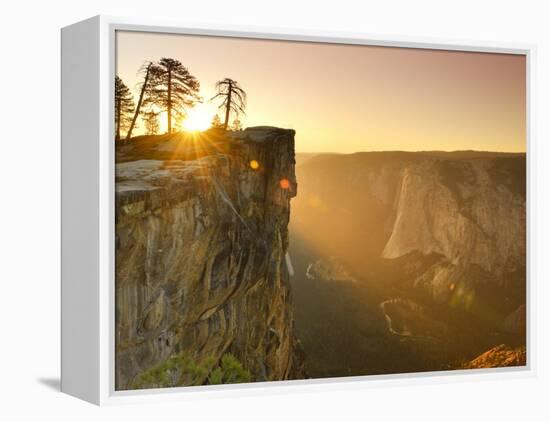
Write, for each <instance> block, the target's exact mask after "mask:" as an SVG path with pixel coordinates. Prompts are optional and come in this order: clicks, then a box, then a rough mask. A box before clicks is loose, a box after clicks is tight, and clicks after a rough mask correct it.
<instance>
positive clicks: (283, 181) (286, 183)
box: [279, 178, 290, 190]
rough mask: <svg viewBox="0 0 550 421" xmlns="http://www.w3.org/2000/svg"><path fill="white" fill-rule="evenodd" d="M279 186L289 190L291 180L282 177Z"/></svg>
mask: <svg viewBox="0 0 550 421" xmlns="http://www.w3.org/2000/svg"><path fill="white" fill-rule="evenodd" d="M279 186H281V188H282V189H284V190H288V189H289V188H290V181H288V180H287V179H286V178H283V179H281V181H279Z"/></svg>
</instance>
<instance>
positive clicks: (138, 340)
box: [115, 127, 303, 390]
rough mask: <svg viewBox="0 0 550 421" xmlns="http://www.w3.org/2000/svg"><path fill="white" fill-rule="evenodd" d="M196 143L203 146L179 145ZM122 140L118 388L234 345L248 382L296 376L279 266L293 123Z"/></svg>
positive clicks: (291, 184)
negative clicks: (158, 368) (169, 362)
mask: <svg viewBox="0 0 550 421" xmlns="http://www.w3.org/2000/svg"><path fill="white" fill-rule="evenodd" d="M186 142H187V143H186ZM193 142H194V145H195V146H194V147H193V148H194V149H193V150H194V151H195V152H196V151H199V150H202V153H193V154H183V153H181V150H180V149H181V148H187V147H188V146H189V145H188V144H191V143H193ZM212 144H214V147H212ZM152 145H153V146H152ZM201 145H203V146H201ZM216 145H223V147H219V148H218V147H217V146H216ZM123 148H125V149H124V150H122V151H121V152H120V154H119V155H118V156H117V160H118V161H117V162H118V164H117V166H116V316H115V317H116V389H117V390H121V389H128V388H132V387H133V386H132V382H133V381H134V380H135V378H136V376H138V375H140V374H141V373H143V372H144V371H146V370H148V369H150V368H151V367H154V366H155V365H158V364H159V363H162V362H163V361H165V360H166V359H167V358H169V357H170V356H172V355H175V354H176V353H182V352H185V353H186V355H188V356H190V358H192V360H193V361H196V362H197V363H201V362H202V361H205V360H206V359H210V360H220V359H221V358H222V356H223V355H225V354H226V353H231V354H232V355H233V356H235V357H236V358H237V359H238V360H239V361H240V362H241V363H242V365H243V367H244V368H245V369H246V370H248V371H250V373H251V375H252V380H254V381H264V380H283V379H292V378H299V377H301V376H302V375H303V373H302V371H301V370H302V369H301V361H300V357H299V356H298V355H299V353H298V352H297V340H296V338H295V336H294V333H293V313H292V307H291V294H290V289H289V282H288V270H287V265H286V264H285V255H286V253H287V249H288V228H287V226H288V222H289V217H290V200H291V198H292V197H294V196H295V195H296V192H297V184H296V179H295V174H294V163H295V158H294V131H292V130H283V129H277V128H271V127H258V128H250V129H247V130H244V131H242V132H235V133H232V134H231V135H228V136H223V137H222V138H221V139H220V138H218V139H216V141H215V142H213V141H210V140H209V138H208V135H207V134H204V135H199V137H198V138H195V139H191V138H189V139H178V138H175V139H174V138H173V137H172V138H170V139H166V140H158V141H153V140H147V141H145V140H143V141H141V143H136V145H135V146H133V145H125V146H124V147H123ZM139 148H142V150H147V152H146V153H141V152H139ZM205 151H206V152H205ZM118 153H119V151H117V154H118ZM190 156H191V158H192V159H189V158H190ZM159 157H161V158H162V159H158V158H159ZM167 157H170V159H168V158H167ZM136 158H140V159H136Z"/></svg>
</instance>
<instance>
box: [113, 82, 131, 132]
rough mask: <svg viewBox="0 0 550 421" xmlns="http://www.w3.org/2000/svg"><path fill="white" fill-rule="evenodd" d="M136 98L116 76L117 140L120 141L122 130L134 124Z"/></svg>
mask: <svg viewBox="0 0 550 421" xmlns="http://www.w3.org/2000/svg"><path fill="white" fill-rule="evenodd" d="M133 112H134V98H133V97H132V93H131V92H130V89H128V87H127V86H126V85H125V84H124V82H123V81H122V79H121V78H119V77H118V76H115V139H116V140H120V132H121V130H124V129H126V128H127V127H128V126H129V125H130V124H131V122H132V114H133Z"/></svg>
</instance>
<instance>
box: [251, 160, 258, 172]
mask: <svg viewBox="0 0 550 421" xmlns="http://www.w3.org/2000/svg"><path fill="white" fill-rule="evenodd" d="M250 168H252V169H253V170H257V169H258V168H260V163H259V162H258V161H256V160H255V159H253V160H252V161H250Z"/></svg>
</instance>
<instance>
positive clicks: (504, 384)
mask: <svg viewBox="0 0 550 421" xmlns="http://www.w3.org/2000/svg"><path fill="white" fill-rule="evenodd" d="M546 3H547V2H546V1H527V0H524V1H507V0H489V1H480V0H477V1H476V0H461V1H442V0H433V1H427V0H413V1H411V0H402V1H382V0H378V1H374V2H371V1H355V2H354V1H351V0H350V1H346V0H338V1H329V2H324V1H321V0H317V1H311V2H306V1H301V2H299V1H297V0H277V1H269V2H268V1H258V0H250V1H246V0H225V1H217V2H213V1H205V0H179V1H165V0H154V1H151V0H148V1H146V0H119V1H117V2H114V1H107V0H95V1H86V2H84V1H82V2H76V1H74V0H73V1H66V2H62V1H55V0H50V1H38V0H36V1H27V0H17V1H11V2H4V3H2V6H1V16H2V22H1V24H0V31H1V33H2V36H1V38H0V43H1V49H0V60H1V61H2V66H0V107H1V112H0V121H1V125H0V162H1V164H0V171H1V177H0V185H1V191H0V194H1V197H2V199H1V202H0V212H1V217H0V224H1V226H0V248H1V250H0V256H1V259H0V282H1V287H2V288H1V289H0V297H1V298H0V315H1V324H0V326H1V327H2V333H1V337H2V339H1V344H0V389H1V395H0V402H1V404H0V418H2V419H5V420H11V419H23V418H26V419H42V418H45V419H53V418H54V417H55V418H56V419H62V420H65V419H67V420H69V419H70V420H74V419H78V420H87V419H99V417H101V418H102V419H105V420H108V419H113V420H114V419H116V420H121V419H132V420H141V419H143V420H162V419H171V420H172V419H173V420H177V419H181V420H183V419H254V420H262V421H264V420H281V419H327V420H328V419H342V420H344V419H423V420H431V419H434V420H435V419H437V420H446V421H450V420H464V419H468V418H467V417H472V418H471V419H499V420H508V419H510V420H512V419H513V420H518V419H530V420H536V419H549V418H548V416H549V415H550V409H549V402H548V396H550V392H549V391H550V379H549V375H550V373H549V371H550V370H549V364H548V356H549V355H550V349H549V346H548V331H549V324H548V318H549V310H548V308H549V306H548V303H547V301H548V299H550V295H549V288H548V286H547V282H548V281H549V276H548V275H549V270H548V266H547V265H546V260H547V256H548V251H547V249H546V248H545V243H544V241H545V239H546V238H550V232H549V230H548V222H547V220H546V218H545V217H546V215H549V214H550V209H549V200H548V194H547V193H548V182H550V177H549V172H550V171H549V168H550V155H549V149H550V147H549V142H550V138H549V123H548V122H549V119H550V104H549V101H550V98H549V95H548V94H549V84H550V30H549V29H548V28H550V25H549V20H550V13H549V10H547V6H546ZM99 13H103V14H111V15H122V16H124V15H130V16H142V17H143V16H155V17H161V18H162V17H169V18H173V19H181V20H182V21H188V22H196V23H201V22H205V23H206V22H215V23H224V22H231V23H238V24H247V25H258V26H259V27H260V29H261V26H262V25H266V26H277V27H283V28H293V27H294V28H312V29H330V30H336V31H337V30H343V31H354V32H364V33H372V34H377V35H387V36H389V37H391V36H392V35H397V36H412V37H414V36H417V37H423V38H425V37H433V38H435V39H436V40H437V39H441V38H443V39H447V38H451V39H459V40H463V41H464V42H465V43H467V41H468V40H489V41H501V42H525V43H534V44H537V45H538V56H537V63H536V66H537V80H536V92H535V94H536V110H535V113H534V116H533V117H534V119H535V120H536V137H537V139H535V140H536V141H537V143H538V145H537V156H534V158H535V160H536V161H537V163H538V173H537V182H538V190H537V193H538V197H537V198H536V202H537V204H536V205H537V213H538V220H537V221H536V225H535V226H534V231H535V235H536V244H535V246H536V250H535V251H536V253H537V257H538V261H537V265H536V267H534V268H533V275H534V280H535V282H536V283H537V291H536V294H537V296H536V297H535V299H536V300H537V304H538V306H537V308H538V314H537V315H536V316H537V321H538V324H537V329H536V333H537V346H536V347H537V354H538V355H539V359H538V368H539V371H538V376H537V377H536V378H531V379H522V380H509V381H488V380H486V381H481V382H475V383H472V382H459V383H456V382H454V383H452V384H448V382H444V381H443V382H440V383H437V384H425V385H407V386H402V387H393V386H392V387H380V388H365V389H363V390H361V389H360V390H352V391H349V390H344V391H337V392H332V393H305V394H294V395H284V396H277V395H271V396H263V397H253V398H240V399H234V400H229V399H222V400H215V401H211V402H205V401H196V402H192V403H174V404H162V405H159V404H157V405H139V406H129V407H110V408H102V409H98V408H96V407H94V406H92V405H89V404H86V403H83V402H80V401H78V400H76V399H74V398H70V397H68V396H65V395H62V394H60V393H59V392H58V391H57V390H56V388H57V387H58V385H57V382H58V376H59V292H60V286H59V285H60V283H59V229H60V223H59V183H60V180H59V166H60V161H59V156H60V146H59V145H60V141H59V61H60V45H59V37H60V36H59V29H60V28H61V27H62V26H65V25H68V24H71V23H73V22H76V21H78V20H81V19H84V18H87V17H90V16H92V15H96V14H99ZM287 64H288V65H289V66H292V63H287ZM545 193H546V194H545ZM545 388H546V390H544V389H545ZM8 414H9V415H8Z"/></svg>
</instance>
